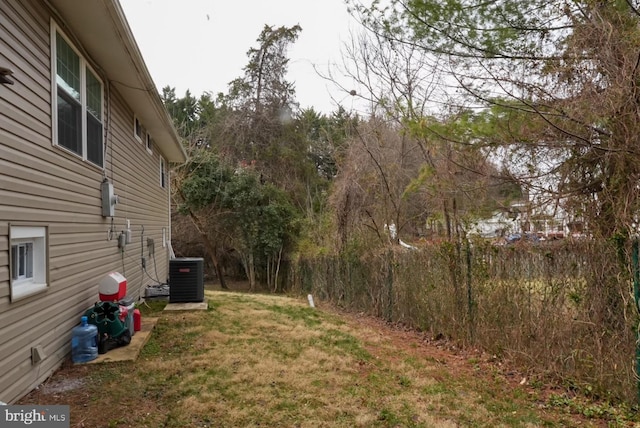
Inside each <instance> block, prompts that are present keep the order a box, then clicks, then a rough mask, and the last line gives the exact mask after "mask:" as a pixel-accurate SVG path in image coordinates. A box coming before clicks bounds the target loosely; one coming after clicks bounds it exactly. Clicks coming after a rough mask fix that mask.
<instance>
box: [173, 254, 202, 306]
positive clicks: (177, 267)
mask: <svg viewBox="0 0 640 428" xmlns="http://www.w3.org/2000/svg"><path fill="white" fill-rule="evenodd" d="M202 301H204V259H202V258H192V257H185V258H177V259H171V260H170V261H169V303H187V302H202Z"/></svg>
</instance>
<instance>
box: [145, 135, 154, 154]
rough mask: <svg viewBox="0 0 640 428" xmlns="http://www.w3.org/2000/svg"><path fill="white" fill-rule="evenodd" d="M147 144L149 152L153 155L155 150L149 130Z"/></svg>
mask: <svg viewBox="0 0 640 428" xmlns="http://www.w3.org/2000/svg"><path fill="white" fill-rule="evenodd" d="M146 146H147V152H148V153H149V154H150V155H151V154H153V150H152V147H153V138H151V134H149V133H148V132H147V142H146Z"/></svg>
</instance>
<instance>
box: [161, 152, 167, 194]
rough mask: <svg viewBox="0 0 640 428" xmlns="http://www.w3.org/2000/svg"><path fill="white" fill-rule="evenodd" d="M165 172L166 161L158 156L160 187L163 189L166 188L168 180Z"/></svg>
mask: <svg viewBox="0 0 640 428" xmlns="http://www.w3.org/2000/svg"><path fill="white" fill-rule="evenodd" d="M168 173H169V172H168V171H167V161H166V160H164V156H162V155H160V187H162V188H163V189H166V188H167V185H168V183H167V180H168V179H169V175H168Z"/></svg>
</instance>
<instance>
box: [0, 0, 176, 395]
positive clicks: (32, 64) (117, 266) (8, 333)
mask: <svg viewBox="0 0 640 428" xmlns="http://www.w3.org/2000/svg"><path fill="white" fill-rule="evenodd" d="M55 15H56V14H55V11H51V10H49V9H48V8H47V6H46V3H45V2H40V1H36V0H3V5H2V8H0V66H3V67H8V68H11V69H12V70H13V72H14V74H13V76H12V77H11V78H12V80H14V81H15V84H14V85H0V338H1V339H0V401H4V402H6V403H12V402H15V401H16V400H17V399H19V398H20V397H21V396H23V395H25V394H26V393H27V392H29V391H30V390H31V389H33V388H34V387H35V386H37V385H38V384H40V383H41V382H43V381H44V380H45V379H46V378H47V377H48V376H50V375H51V374H52V373H53V371H55V370H56V369H57V368H58V367H59V366H60V365H61V364H62V363H63V362H64V360H65V359H67V358H69V354H70V351H71V346H70V339H71V331H72V329H73V327H75V326H76V325H78V324H79V320H80V316H81V315H82V314H83V313H84V312H85V310H87V309H88V308H89V307H91V306H92V305H93V303H94V302H96V301H97V300H98V282H99V281H100V279H101V278H103V277H104V276H105V275H107V274H108V273H110V272H112V271H118V272H120V273H122V274H123V275H124V276H125V277H126V278H127V285H128V293H127V294H128V296H129V297H132V298H134V299H136V300H137V299H138V298H139V297H141V296H143V292H144V287H145V286H146V285H148V284H153V283H156V280H157V281H159V282H164V281H166V278H167V274H168V259H169V255H168V253H169V251H168V246H163V230H164V233H165V234H166V237H167V239H168V237H169V231H170V211H169V188H168V183H167V186H166V187H165V188H163V187H162V186H161V185H160V154H159V153H158V149H157V147H155V146H154V147H152V151H151V153H149V152H148V150H147V148H146V145H145V143H144V142H139V141H137V139H136V138H135V136H134V115H135V112H134V111H132V110H131V109H130V108H129V107H128V105H127V103H126V102H125V100H124V99H123V97H122V96H120V94H119V93H118V88H117V85H116V84H110V83H109V76H105V75H102V74H100V72H99V71H98V74H99V77H100V78H101V79H102V81H103V87H104V97H103V100H104V102H103V104H104V112H105V116H104V129H105V136H106V138H105V142H106V145H107V147H106V152H105V162H104V169H102V168H99V167H97V166H95V165H93V164H91V163H89V162H87V161H83V160H82V159H81V158H79V157H78V156H76V155H74V154H72V153H70V152H68V151H66V150H64V149H62V148H60V147H58V146H55V145H53V143H52V129H53V126H52V123H53V114H52V86H53V87H55V84H54V85H52V77H51V46H50V45H51V25H52V20H53V22H55V21H56V20H57V17H56V16H55ZM58 25H60V28H63V31H64V32H65V34H66V35H67V36H69V37H71V38H72V40H73V36H74V34H73V30H72V29H68V28H65V26H64V25H63V23H58ZM76 48H78V49H79V50H81V51H82V48H83V47H82V46H76ZM83 56H84V58H85V59H86V60H87V61H89V63H91V65H92V67H93V68H94V69H95V70H101V69H102V68H101V67H100V64H95V63H92V58H91V52H83ZM143 125H144V124H143ZM105 176H106V178H107V179H108V180H109V181H111V182H112V183H113V187H114V193H115V194H117V195H118V196H119V203H118V204H117V205H116V208H115V216H114V217H113V219H112V218H110V217H103V216H102V210H101V207H102V201H101V182H102V181H103V179H104V178H105ZM127 220H128V221H129V222H130V228H131V231H132V242H131V243H130V244H128V245H127V246H126V248H125V250H124V251H121V250H120V249H118V245H117V242H118V240H117V236H118V234H119V233H120V232H121V231H122V230H124V229H125V228H126V225H127ZM11 225H26V226H46V228H47V232H48V242H47V252H48V269H47V271H48V272H47V275H48V281H47V283H48V286H47V288H46V290H45V291H43V292H40V293H38V294H35V295H32V296H29V297H25V298H22V299H19V300H15V299H14V300H13V301H12V299H11V288H10V264H9V256H10V237H9V234H10V227H11ZM110 231H111V232H110ZM147 238H152V239H153V241H154V249H155V253H154V254H155V255H153V256H150V255H149V248H148V245H147ZM142 257H145V258H146V267H147V269H146V272H148V274H147V273H145V271H144V270H143V268H142V263H141V258H142ZM143 322H144V320H143ZM38 346H40V347H42V349H43V351H44V355H45V358H44V359H43V360H42V361H40V362H38V363H35V364H34V363H32V358H31V350H32V348H34V347H38Z"/></svg>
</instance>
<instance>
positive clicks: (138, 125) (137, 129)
mask: <svg viewBox="0 0 640 428" xmlns="http://www.w3.org/2000/svg"><path fill="white" fill-rule="evenodd" d="M133 136H134V137H135V139H136V140H137V141H138V142H139V143H142V137H143V136H144V127H143V126H142V122H140V119H138V116H136V115H133Z"/></svg>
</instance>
